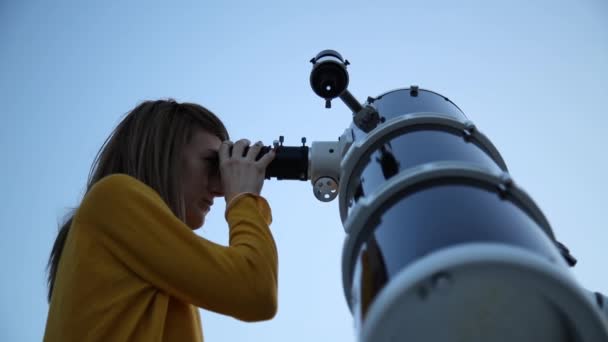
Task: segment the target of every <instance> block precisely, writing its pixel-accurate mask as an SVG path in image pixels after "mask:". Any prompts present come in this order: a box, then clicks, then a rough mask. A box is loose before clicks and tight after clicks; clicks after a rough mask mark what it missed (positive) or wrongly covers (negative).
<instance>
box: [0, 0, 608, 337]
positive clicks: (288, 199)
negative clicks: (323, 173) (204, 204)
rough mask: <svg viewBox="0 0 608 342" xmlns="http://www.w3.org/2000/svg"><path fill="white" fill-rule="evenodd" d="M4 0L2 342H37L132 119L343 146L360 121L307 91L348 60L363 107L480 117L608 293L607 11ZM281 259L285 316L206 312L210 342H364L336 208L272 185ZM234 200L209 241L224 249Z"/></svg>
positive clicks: (0, 12) (581, 274)
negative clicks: (177, 117) (74, 231)
mask: <svg viewBox="0 0 608 342" xmlns="http://www.w3.org/2000/svg"><path fill="white" fill-rule="evenodd" d="M211 3H212V2H211V1H188V2H184V1H174V2H168V1H130V2H127V1H64V0H58V1H16V0H15V1H10V0H4V1H1V2H0V99H1V100H2V101H1V108H2V110H0V115H1V119H2V120H1V121H0V156H1V160H2V162H1V165H2V166H1V167H0V189H1V190H0V191H1V194H2V195H1V197H0V198H1V199H0V200H1V201H2V203H1V205H0V229H1V231H2V239H0V262H1V268H0V269H2V281H1V282H0V303H1V305H0V340H1V341H39V340H40V339H41V337H42V334H43V331H44V326H45V321H46V315H47V310H48V306H47V303H46V288H45V273H44V269H45V265H46V262H47V257H48V254H49V251H50V248H51V244H52V242H53V241H54V238H55V234H56V229H57V222H58V221H59V220H60V219H61V217H62V216H63V215H64V214H65V213H66V210H67V209H68V208H70V207H73V206H76V205H77V204H78V201H79V199H80V197H81V195H82V192H83V190H84V186H85V182H86V179H87V174H88V170H89V167H90V165H91V162H92V160H93V158H94V155H95V153H96V152H97V150H98V149H99V147H100V146H101V144H102V142H103V141H104V139H105V138H106V136H107V135H108V134H109V133H110V131H111V130H112V128H113V127H114V126H115V125H116V124H117V123H118V120H119V119H120V117H121V116H122V115H123V114H124V113H125V112H127V111H128V110H130V109H131V108H132V107H134V106H135V105H136V104H137V103H138V102H140V101H142V100H146V99H157V98H166V97H172V98H175V99H177V100H179V101H193V102H198V103H201V104H203V105H205V106H207V107H209V108H210V109H212V110H213V111H215V112H217V113H218V114H219V115H220V116H221V117H222V118H223V120H224V121H225V122H226V124H227V126H228V128H229V130H230V132H231V134H232V136H233V137H234V138H240V137H247V138H250V139H252V140H253V139H256V140H257V139H261V140H263V141H264V142H266V143H268V144H270V143H271V142H272V140H273V139H276V138H277V137H278V136H279V135H284V136H285V137H286V144H288V145H293V144H298V143H299V141H300V138H301V137H302V136H306V137H307V138H308V141H309V142H310V141H315V140H335V139H336V138H337V137H338V136H339V135H340V134H341V133H342V131H343V130H344V129H345V128H346V127H347V126H348V125H349V117H350V114H349V111H348V110H347V108H346V107H345V106H343V105H342V104H341V103H338V102H336V103H335V104H334V108H333V109H332V110H326V109H324V108H323V101H322V100H321V99H319V98H317V97H316V95H314V93H313V92H312V91H311V90H310V87H309V84H308V77H309V72H310V67H311V66H310V64H309V63H308V60H309V59H310V58H311V57H313V56H314V55H315V54H316V53H317V52H318V51H320V50H322V49H327V48H332V49H336V50H338V51H340V52H341V53H342V54H343V55H344V56H345V57H346V58H348V59H349V60H350V61H351V62H352V65H351V66H350V67H349V70H350V76H351V86H350V90H351V92H352V93H353V94H354V95H355V96H357V97H359V98H360V99H362V100H363V99H365V98H366V97H367V96H374V95H378V94H380V93H383V92H385V91H387V90H392V89H395V88H402V87H408V86H409V85H411V84H417V85H420V86H421V87H423V88H426V89H432V90H435V91H437V92H440V93H442V94H444V95H446V96H448V97H449V98H450V99H452V100H453V101H454V102H455V103H456V104H458V105H459V106H460V108H462V109H463V110H464V112H465V113H466V114H467V115H468V116H469V118H470V119H472V120H473V121H474V122H475V123H476V124H477V126H478V128H479V129H480V130H481V131H482V132H484V133H485V134H486V135H487V136H488V137H489V138H490V139H492V141H493V142H494V144H495V145H496V146H497V148H498V149H499V150H500V152H501V153H502V156H503V157H504V159H505V160H506V162H507V165H508V166H509V168H510V170H511V173H512V175H513V177H514V179H515V181H516V182H517V183H518V184H519V185H520V186H521V187H522V188H523V189H525V190H526V191H527V192H528V193H529V194H530V195H531V196H532V198H533V199H534V200H535V201H536V203H537V204H538V205H539V206H540V208H541V209H542V210H543V212H544V213H545V215H546V216H547V217H548V219H549V221H550V222H551V224H552V226H553V228H554V230H555V232H556V234H557V236H558V238H559V239H560V240H561V241H563V242H565V243H566V244H567V245H568V246H569V247H570V248H571V250H572V252H573V254H574V255H575V256H576V257H578V259H579V265H578V266H577V267H576V268H575V269H574V274H575V276H576V277H577V279H578V280H579V281H580V283H581V284H583V285H584V286H586V287H588V288H590V289H593V290H599V291H604V292H608V276H607V275H606V273H605V265H606V260H607V259H608V252H606V248H605V246H606V245H607V244H608V224H607V222H606V212H607V211H608V210H607V209H608V204H607V203H608V202H607V201H606V196H607V194H608V181H607V180H606V173H607V170H608V153H607V152H606V151H605V148H606V147H607V146H608V137H607V136H606V131H605V130H606V127H607V124H608V118H607V115H608V112H607V109H606V102H605V101H606V99H607V98H608V4H607V3H606V2H605V1H602V0H595V1H594V0H578V1H565V0H551V1H549V0H539V1H527V0H526V1H524V0H512V1H500V2H498V1H466V0H465V1H448V0H445V1H391V2H387V1H375V2H373V3H372V2H369V1H344V2H335V3H334V2H332V3H330V2H326V1H300V2H297V4H296V3H295V2H293V3H292V2H288V1H276V2H245V1H241V2H235V1H224V2H221V3H220V2H219V1H218V2H216V4H211ZM264 195H265V196H266V197H267V198H268V200H269V201H270V203H271V205H272V207H273V214H274V223H273V226H272V229H273V231H274V234H275V238H276V240H277V244H278V247H279V256H280V279H279V286H280V289H279V291H280V294H279V312H278V315H277V317H276V318H275V319H274V320H272V321H270V322H264V323H255V324H246V323H242V322H240V321H237V320H234V319H232V318H229V317H223V316H220V315H216V314H212V313H208V312H203V324H204V330H205V336H206V340H207V341H238V340H241V341H265V342H271V341H286V340H289V341H354V340H355V339H354V332H353V329H352V327H353V323H352V317H351V316H350V313H349V312H348V309H347V305H346V302H345V300H344V298H343V294H342V284H341V269H340V265H341V250H342V244H343V240H344V233H343V230H342V226H341V223H340V219H339V213H338V207H337V201H334V202H332V203H329V204H326V203H320V202H318V201H317V200H316V199H315V198H314V197H313V194H312V191H311V186H310V184H309V183H306V182H286V181H283V182H279V181H270V182H268V183H266V184H265V187H264ZM222 206H223V203H221V204H220V205H217V206H216V208H214V211H212V213H211V214H210V215H211V216H210V218H209V220H208V222H207V224H206V226H205V228H204V229H203V230H202V231H201V232H200V233H201V234H202V235H203V236H205V237H207V238H210V239H212V240H214V241H217V242H226V240H227V239H226V235H227V230H226V226H225V224H224V222H223V216H222V215H223V207H222Z"/></svg>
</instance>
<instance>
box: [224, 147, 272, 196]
mask: <svg viewBox="0 0 608 342" xmlns="http://www.w3.org/2000/svg"><path fill="white" fill-rule="evenodd" d="M249 144H250V142H249V140H247V139H241V140H239V141H237V142H236V143H234V144H233V143H232V142H230V141H224V142H222V145H221V146H220V149H219V153H218V155H219V163H220V165H219V166H220V174H221V177H222V186H223V190H224V197H225V198H226V203H229V202H230V200H231V199H232V198H233V197H234V196H236V195H238V194H240V193H243V192H251V193H254V194H256V195H259V194H260V192H261V191H262V185H263V184H264V176H265V174H266V167H267V166H268V165H269V164H270V162H271V161H272V160H273V159H274V157H275V152H274V150H271V151H270V152H268V153H266V154H265V155H264V156H262V158H260V160H258V161H256V160H255V159H256V157H257V155H258V154H259V152H260V150H261V149H262V147H263V145H262V142H260V141H258V142H257V143H255V144H253V145H251V147H249V151H247V154H244V152H245V149H246V147H248V146H249ZM231 149H232V153H231V151H230V150H231Z"/></svg>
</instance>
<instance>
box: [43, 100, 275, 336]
mask: <svg viewBox="0 0 608 342" xmlns="http://www.w3.org/2000/svg"><path fill="white" fill-rule="evenodd" d="M228 138H229V137H228V133H227V131H226V129H225V127H224V125H223V124H222V122H221V121H220V120H219V119H218V118H217V117H216V116H215V115H214V114H213V113H211V112H210V111H208V110H206V109H205V108H203V107H201V106H199V105H196V104H191V103H181V104H180V103H177V102H175V101H172V100H168V101H148V102H144V103H142V104H140V105H139V106H137V107H136V108H135V109H134V110H132V111H131V112H130V113H128V114H127V115H126V117H125V118H124V119H123V120H122V122H121V123H120V124H119V125H118V127H117V128H116V129H115V131H114V132H113V133H112V134H111V135H110V137H109V138H108V139H107V140H106V142H105V143H104V145H103V147H102V148H101V150H100V152H99V154H98V155H97V158H96V160H95V162H94V164H93V167H92V169H91V174H90V177H89V181H88V184H87V190H86V193H85V195H84V198H83V199H82V202H81V203H80V205H79V207H78V208H77V209H76V210H75V212H74V213H73V215H72V216H71V218H70V219H69V220H67V222H66V223H65V224H64V225H63V226H62V227H61V229H60V231H59V234H58V236H57V239H56V241H55V244H54V246H53V249H52V252H51V257H50V259H49V277H48V282H49V293H48V296H49V302H50V308H49V314H48V319H47V324H46V331H45V336H44V340H45V341H48V342H54V341H62V342H67V341H79V342H81V341H104V342H107V341H202V340H203V337H202V325H201V321H200V317H199V313H198V308H204V309H206V310H211V311H215V312H218V313H221V314H225V315H230V316H233V317H235V318H237V319H240V320H243V321H259V320H267V319H270V318H272V317H273V316H274V315H275V313H276V310H277V262H278V261H277V250H276V246H275V243H274V240H273V237H272V234H271V232H270V230H269V225H270V222H271V219H272V218H271V212H270V208H269V206H268V203H267V202H266V200H265V199H264V198H263V197H261V196H260V191H261V189H262V184H263V181H264V174H265V169H266V167H267V166H268V164H270V162H271V161H272V159H273V158H274V152H269V153H267V154H265V155H264V156H263V157H262V158H261V159H259V160H257V161H256V157H257V155H258V153H259V151H260V149H261V147H262V144H261V143H256V144H253V145H251V146H249V145H250V142H249V141H247V140H239V141H237V142H236V143H234V144H233V143H231V142H230V141H229V140H228ZM247 147H249V149H248V151H246V148H247ZM245 152H246V153H245ZM222 196H223V197H224V198H225V200H226V212H225V217H226V221H227V223H228V227H229V234H230V240H229V241H230V242H229V246H221V245H218V244H215V243H213V242H211V241H208V240H206V239H204V238H201V237H199V236H198V235H196V234H195V233H194V232H193V230H195V229H197V228H199V227H200V226H201V225H202V224H203V222H204V219H205V215H206V214H207V212H209V210H210V208H211V206H212V205H213V201H214V198H216V197H222Z"/></svg>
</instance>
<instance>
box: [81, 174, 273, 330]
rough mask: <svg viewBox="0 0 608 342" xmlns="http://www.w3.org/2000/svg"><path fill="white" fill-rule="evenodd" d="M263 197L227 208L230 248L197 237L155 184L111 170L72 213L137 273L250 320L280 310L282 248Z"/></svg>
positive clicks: (183, 296)
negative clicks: (277, 245)
mask: <svg viewBox="0 0 608 342" xmlns="http://www.w3.org/2000/svg"><path fill="white" fill-rule="evenodd" d="M270 217H271V215H270V208H269V207H268V204H267V203H266V201H265V200H264V199H263V198H261V197H256V196H251V195H247V196H242V197H241V198H239V199H238V200H237V201H236V202H235V203H233V204H232V206H231V208H230V210H228V211H227V212H226V219H227V221H228V224H229V227H230V240H229V241H230V242H229V246H221V245H218V244H215V243H213V242H211V241H209V240H206V239H204V238H201V237H199V236H198V235H196V234H195V233H194V232H193V231H192V230H191V229H190V228H189V227H187V226H186V225H185V224H184V223H183V222H182V221H181V220H179V219H178V218H177V217H176V216H175V215H174V214H173V213H172V212H171V210H170V209H169V207H168V206H167V205H166V204H165V203H164V201H163V200H162V199H161V197H160V196H159V195H158V193H156V192H155V191H154V190H153V189H152V188H150V187H148V186H147V185H145V184H144V183H142V182H140V181H138V180H136V179H135V178H132V177H130V176H127V175H120V174H117V175H111V176H108V177H105V178H103V179H102V180H100V181H99V182H97V183H96V184H95V185H94V186H93V188H92V189H91V190H90V191H89V192H88V193H87V195H86V196H85V198H84V199H83V202H82V204H81V206H80V208H79V210H78V212H77V214H76V216H75V217H74V220H75V221H79V222H82V223H84V224H85V225H86V226H87V227H89V229H91V230H92V232H91V233H92V234H95V235H96V241H98V242H99V243H100V244H102V245H103V246H104V247H105V248H107V249H108V250H109V251H110V253H111V254H112V255H114V256H115V257H116V258H118V259H119V260H120V261H121V263H122V264H124V265H125V267H127V268H128V269H129V270H131V271H132V273H133V274H134V275H136V276H137V277H140V278H141V279H143V280H144V281H146V282H148V283H150V284H152V285H153V286H154V287H157V288H158V289H159V290H161V291H165V292H166V293H168V294H170V295H172V296H175V297H177V298H179V299H181V300H183V301H185V302H188V303H192V304H194V305H196V306H198V307H201V308H204V309H207V310H211V311H215V312H218V313H221V314H226V315H230V316H233V317H235V318H238V319H241V320H245V321H257V320H265V319H270V318H272V317H273V316H274V315H275V314H276V310H277V268H278V259H277V250H276V246H275V243H274V239H273V237H272V234H271V232H270V229H269V227H268V224H269V222H270V221H269V218H270Z"/></svg>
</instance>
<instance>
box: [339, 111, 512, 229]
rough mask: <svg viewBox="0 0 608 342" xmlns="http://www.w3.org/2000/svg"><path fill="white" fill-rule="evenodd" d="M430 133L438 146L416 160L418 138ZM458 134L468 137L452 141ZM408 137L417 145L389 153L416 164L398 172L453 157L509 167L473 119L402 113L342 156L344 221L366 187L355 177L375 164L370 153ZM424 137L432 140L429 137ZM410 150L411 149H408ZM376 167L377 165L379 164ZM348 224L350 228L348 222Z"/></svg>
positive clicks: (487, 164) (504, 167)
mask: <svg viewBox="0 0 608 342" xmlns="http://www.w3.org/2000/svg"><path fill="white" fill-rule="evenodd" d="M408 134H410V135H408ZM429 134H435V136H434V137H433V139H432V140H430V141H431V142H433V143H435V146H433V149H432V150H430V151H429V150H426V151H425V153H424V154H420V156H418V157H417V158H418V159H417V160H416V157H415V153H414V152H415V151H414V150H413V149H414V148H415V145H416V144H415V141H416V139H420V138H423V137H424V135H429ZM419 136H420V137H419ZM457 136H459V138H462V139H464V140H465V141H463V142H462V145H455V144H452V142H454V141H458V139H457ZM407 139H412V141H411V142H410V145H412V144H414V145H412V147H411V149H410V150H403V149H402V150H400V151H395V153H392V155H393V156H389V157H393V158H394V159H395V161H397V162H398V160H399V159H401V162H404V161H405V162H407V163H409V164H413V165H406V166H405V167H404V168H402V169H400V170H398V171H397V172H402V171H403V169H407V168H409V167H412V166H415V165H418V164H422V163H427V162H437V161H450V160H457V161H467V162H472V163H475V164H480V166H487V167H488V168H489V169H491V171H493V170H492V169H494V170H502V171H507V165H506V164H505V162H504V160H503V159H502V156H501V155H500V153H499V152H498V150H497V149H496V147H494V145H493V144H492V142H491V141H490V140H489V139H488V138H487V137H486V136H485V135H483V134H482V133H481V132H479V130H477V129H476V128H475V125H474V124H473V123H472V122H470V121H464V120H458V119H456V118H453V117H450V116H447V115H444V114H439V113H412V114H408V115H402V116H399V117H396V118H393V119H391V120H389V121H387V122H385V123H383V124H382V125H380V126H378V127H376V129H374V130H373V131H372V132H370V134H369V135H368V136H367V137H364V138H362V140H358V141H356V142H355V143H354V144H352V145H351V146H350V148H349V149H348V151H347V153H346V155H345V156H344V158H343V159H342V163H341V166H340V169H341V170H342V175H341V176H340V182H341V186H340V198H339V208H340V217H341V219H342V222H344V221H345V220H346V217H347V216H348V215H349V212H350V210H351V209H350V208H349V207H351V206H352V204H354V201H355V200H356V198H354V197H355V195H356V193H357V191H362V190H363V184H355V181H357V182H360V179H359V178H360V176H361V174H362V172H363V171H364V170H366V169H368V167H370V166H371V165H372V164H370V157H371V156H372V155H373V154H378V151H379V150H380V149H381V148H384V146H385V144H391V142H393V141H406V140H407ZM424 139H427V140H429V138H424ZM442 149H444V150H442ZM448 149H449V150H448ZM410 151H411V153H408V152H410ZM427 152H428V153H427ZM457 152H458V153H457ZM486 158H487V159H488V160H486ZM376 168H378V166H377V165H376ZM383 171H384V170H383ZM383 176H384V177H381V178H382V181H384V180H385V178H387V177H386V176H387V175H386V174H385V175H383ZM368 181H369V179H368ZM378 183H379V181H376V182H375V183H373V185H371V186H370V187H371V188H372V189H373V188H374V187H375V186H378V185H379V184H378ZM360 187H361V189H360ZM366 195H369V194H366ZM345 228H347V226H346V225H345ZM347 232H348V231H347Z"/></svg>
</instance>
